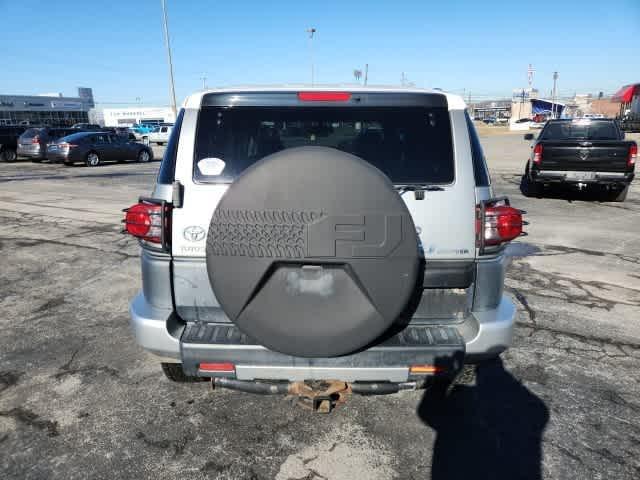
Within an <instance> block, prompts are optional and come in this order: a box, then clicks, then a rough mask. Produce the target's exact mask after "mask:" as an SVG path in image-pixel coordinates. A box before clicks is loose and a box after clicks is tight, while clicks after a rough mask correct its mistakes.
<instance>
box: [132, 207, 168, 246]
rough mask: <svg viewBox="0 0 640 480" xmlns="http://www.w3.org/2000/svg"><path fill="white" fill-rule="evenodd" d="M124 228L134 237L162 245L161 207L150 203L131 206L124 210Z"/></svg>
mask: <svg viewBox="0 0 640 480" xmlns="http://www.w3.org/2000/svg"><path fill="white" fill-rule="evenodd" d="M124 228H125V231H126V232H127V233H130V234H131V235H133V236H134V237H138V238H140V239H142V240H146V241H147V242H153V243H162V206H161V205H154V204H150V203H137V204H135V205H133V206H132V207H130V208H128V209H127V210H126V213H125V217H124Z"/></svg>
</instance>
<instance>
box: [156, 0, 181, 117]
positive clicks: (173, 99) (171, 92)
mask: <svg viewBox="0 0 640 480" xmlns="http://www.w3.org/2000/svg"><path fill="white" fill-rule="evenodd" d="M164 2H165V0H160V4H161V5H162V25H163V27H164V44H165V47H166V48H167V62H168V63H169V100H171V110H172V111H173V118H176V117H177V116H178V110H177V109H176V89H175V86H174V84H173V62H172V61H171V42H170V40H169V27H168V26H167V6H166V5H165V3H164Z"/></svg>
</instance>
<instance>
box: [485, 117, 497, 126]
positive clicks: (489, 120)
mask: <svg viewBox="0 0 640 480" xmlns="http://www.w3.org/2000/svg"><path fill="white" fill-rule="evenodd" d="M482 121H483V122H484V123H485V124H486V125H493V124H494V123H496V119H495V117H487V118H485V119H483V120H482Z"/></svg>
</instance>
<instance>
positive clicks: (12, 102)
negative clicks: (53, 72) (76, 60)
mask: <svg viewBox="0 0 640 480" xmlns="http://www.w3.org/2000/svg"><path fill="white" fill-rule="evenodd" d="M94 106H95V103H94V101H93V91H92V89H91V88H84V87H79V88H78V96H76V97H64V96H62V94H61V93H59V94H44V95H11V94H2V93H0V125H52V126H66V125H73V124H74V123H80V122H87V121H88V118H89V117H88V113H89V110H90V109H92V108H93V107H94Z"/></svg>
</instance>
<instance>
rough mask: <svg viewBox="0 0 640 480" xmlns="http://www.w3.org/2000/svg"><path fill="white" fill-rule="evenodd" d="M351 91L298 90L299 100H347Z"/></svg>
mask: <svg viewBox="0 0 640 480" xmlns="http://www.w3.org/2000/svg"><path fill="white" fill-rule="evenodd" d="M350 98H351V94H350V93H349V92H298V100H301V101H303V102H347V101H349V99H350Z"/></svg>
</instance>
